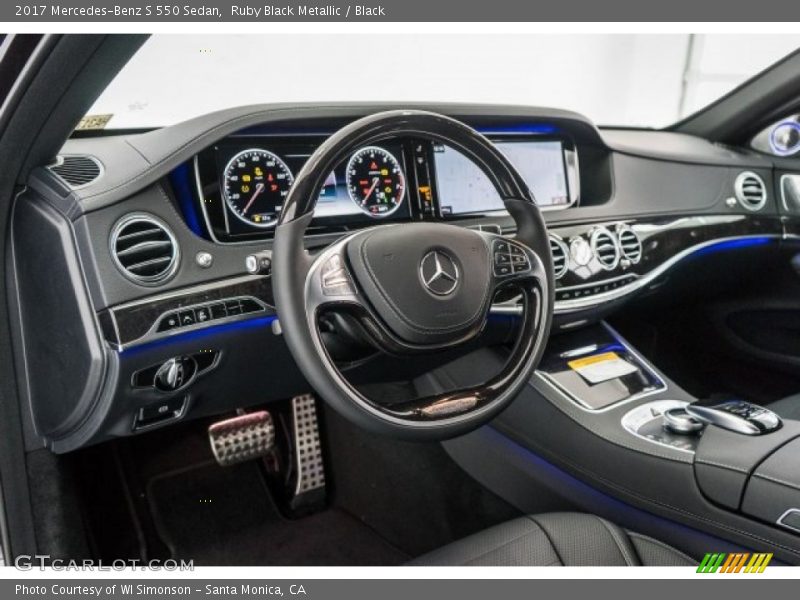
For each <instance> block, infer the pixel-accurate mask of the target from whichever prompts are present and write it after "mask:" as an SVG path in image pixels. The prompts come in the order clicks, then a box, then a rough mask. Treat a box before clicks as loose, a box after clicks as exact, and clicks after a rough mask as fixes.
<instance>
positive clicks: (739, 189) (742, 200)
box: [733, 171, 767, 210]
mask: <svg viewBox="0 0 800 600" xmlns="http://www.w3.org/2000/svg"><path fill="white" fill-rule="evenodd" d="M733 189H734V192H735V193H736V199H737V200H738V201H739V204H741V205H742V206H744V207H745V208H746V209H747V210H760V209H761V208H763V207H764V204H766V202H767V186H766V185H765V184H764V180H763V179H761V177H759V176H758V175H756V174H755V173H753V172H752V171H744V172H742V173H739V175H738V177H736V181H735V182H734V184H733Z"/></svg>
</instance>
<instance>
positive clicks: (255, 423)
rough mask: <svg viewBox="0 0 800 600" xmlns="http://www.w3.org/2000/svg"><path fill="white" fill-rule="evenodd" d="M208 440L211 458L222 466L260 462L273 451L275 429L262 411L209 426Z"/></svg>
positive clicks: (269, 418) (267, 414)
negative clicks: (253, 460)
mask: <svg viewBox="0 0 800 600" xmlns="http://www.w3.org/2000/svg"><path fill="white" fill-rule="evenodd" d="M208 439H209V442H211V451H212V452H213V453H214V458H216V459H217V462H218V463H219V464H220V465H221V466H223V467H228V466H230V465H235V464H237V463H241V462H245V461H247V460H252V459H254V458H260V457H262V456H266V455H268V454H269V453H270V452H271V451H272V449H273V448H274V447H275V426H274V425H273V423H272V416H271V415H270V414H269V413H268V412H267V411H265V410H262V411H258V412H253V413H246V414H243V415H239V416H238V417H233V418H232V419H225V420H224V421H218V422H216V423H214V424H212V425H211V426H210V427H209V428H208Z"/></svg>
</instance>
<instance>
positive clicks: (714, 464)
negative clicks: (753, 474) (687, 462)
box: [694, 459, 750, 474]
mask: <svg viewBox="0 0 800 600" xmlns="http://www.w3.org/2000/svg"><path fill="white" fill-rule="evenodd" d="M694 462H695V463H697V464H700V465H706V466H709V467H721V468H723V469H728V470H730V471H736V472H737V473H744V474H749V473H750V471H748V470H747V469H743V468H742V467H735V466H733V465H726V464H724V463H719V462H714V461H711V460H706V459H703V460H697V459H695V461H694Z"/></svg>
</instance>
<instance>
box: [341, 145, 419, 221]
mask: <svg viewBox="0 0 800 600" xmlns="http://www.w3.org/2000/svg"><path fill="white" fill-rule="evenodd" d="M346 175H347V191H348V192H349V194H350V199H351V200H352V201H353V202H355V203H356V205H357V206H358V208H360V209H361V210H362V211H363V212H364V213H366V214H368V215H369V216H371V217H386V216H388V215H390V214H392V213H393V212H395V211H396V210H397V209H398V208H400V205H401V204H402V203H403V198H404V197H405V192H406V177H405V175H404V174H403V169H402V168H401V167H400V162H399V161H398V160H397V159H396V158H395V157H394V156H392V154H391V153H390V152H388V151H387V150H384V149H383V148H380V147H378V146H367V147H365V148H361V149H360V150H358V151H357V152H356V153H355V154H353V156H351V157H350V160H349V162H348V163H347V171H346Z"/></svg>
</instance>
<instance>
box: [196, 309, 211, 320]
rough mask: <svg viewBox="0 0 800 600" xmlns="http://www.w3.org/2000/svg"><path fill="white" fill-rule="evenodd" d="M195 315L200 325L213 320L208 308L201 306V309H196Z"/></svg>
mask: <svg viewBox="0 0 800 600" xmlns="http://www.w3.org/2000/svg"><path fill="white" fill-rule="evenodd" d="M194 314H195V318H196V319H197V322H198V323H205V322H206V321H209V320H211V312H210V311H209V309H208V307H207V306H201V307H200V308H195V309H194Z"/></svg>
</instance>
